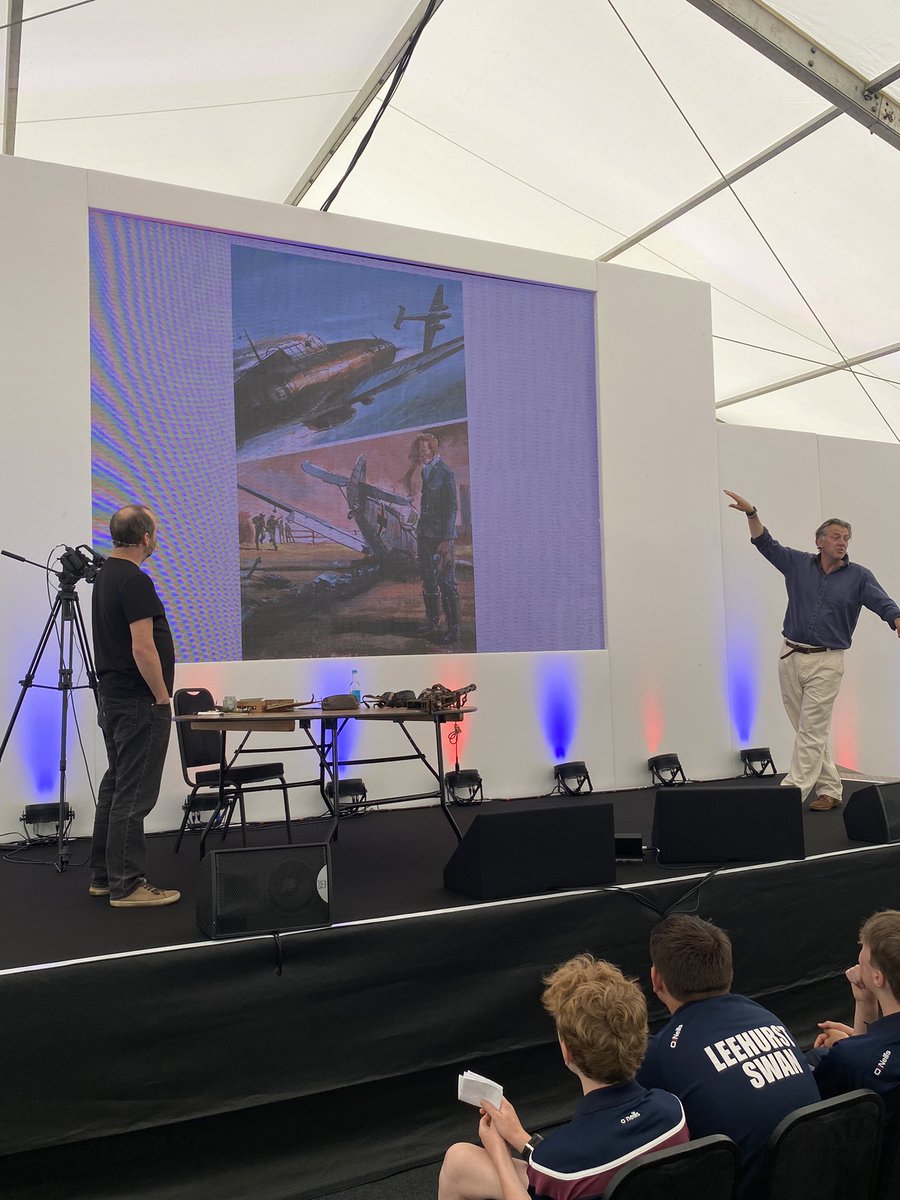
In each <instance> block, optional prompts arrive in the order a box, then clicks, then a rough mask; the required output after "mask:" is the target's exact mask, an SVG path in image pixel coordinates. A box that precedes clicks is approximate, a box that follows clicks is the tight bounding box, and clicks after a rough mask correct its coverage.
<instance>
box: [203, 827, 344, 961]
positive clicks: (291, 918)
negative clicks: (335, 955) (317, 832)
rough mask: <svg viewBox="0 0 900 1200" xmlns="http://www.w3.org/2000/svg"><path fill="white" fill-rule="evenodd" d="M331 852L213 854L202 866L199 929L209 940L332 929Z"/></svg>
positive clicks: (322, 848) (279, 849)
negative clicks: (327, 926)
mask: <svg viewBox="0 0 900 1200" xmlns="http://www.w3.org/2000/svg"><path fill="white" fill-rule="evenodd" d="M330 894H331V860H330V856H329V850H328V846H327V845H325V844H319V843H315V844H312V845H308V846H257V847H253V848H251V849H247V848H244V849H240V850H212V851H210V853H209V854H207V855H206V856H205V857H204V858H203V859H202V860H201V862H200V878H199V880H198V882H197V925H198V927H199V928H200V929H201V930H202V931H203V933H205V934H206V935H207V937H211V938H224V937H240V936H242V935H244V934H253V933H280V932H282V931H287V930H292V929H316V928H319V927H321V926H325V925H330V924H331V904H330V900H329V897H330Z"/></svg>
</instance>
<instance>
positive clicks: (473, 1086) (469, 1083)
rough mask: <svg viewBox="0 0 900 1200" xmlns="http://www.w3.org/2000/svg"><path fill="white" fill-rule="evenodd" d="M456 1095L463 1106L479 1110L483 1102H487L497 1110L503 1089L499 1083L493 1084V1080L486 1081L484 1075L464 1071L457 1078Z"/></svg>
mask: <svg viewBox="0 0 900 1200" xmlns="http://www.w3.org/2000/svg"><path fill="white" fill-rule="evenodd" d="M456 1094H457V1097H458V1098H459V1099H460V1100H462V1102H463V1103H464V1104H474V1106H475V1107H476V1108H481V1104H482V1101H484V1100H488V1101H489V1102H490V1103H491V1104H493V1106H494V1108H499V1107H500V1101H501V1100H502V1099H503V1088H502V1087H501V1086H500V1084H499V1083H494V1081H493V1079H486V1078H485V1077H484V1075H477V1074H476V1073H475V1072H474V1071H464V1072H463V1073H462V1075H460V1077H459V1084H458V1086H457V1090H456Z"/></svg>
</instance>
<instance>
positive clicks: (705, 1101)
mask: <svg viewBox="0 0 900 1200" xmlns="http://www.w3.org/2000/svg"><path fill="white" fill-rule="evenodd" d="M650 961H651V964H652V965H651V968H650V982H651V984H652V985H653V990H654V992H655V993H656V995H657V996H658V997H659V999H660V1000H661V1001H662V1002H663V1004H664V1005H665V1006H666V1008H667V1009H668V1010H669V1012H670V1013H671V1014H672V1016H671V1019H670V1020H669V1021H668V1022H667V1023H666V1024H665V1025H663V1027H662V1029H660V1030H659V1032H658V1033H656V1034H654V1035H653V1037H652V1038H651V1039H650V1044H649V1046H648V1047H647V1054H646V1056H645V1058H644V1062H643V1064H642V1066H641V1068H640V1070H639V1071H638V1073H637V1080H638V1083H641V1084H643V1085H644V1087H648V1088H665V1090H666V1091H669V1092H673V1093H674V1094H675V1095H676V1096H678V1098H679V1099H680V1100H681V1103H682V1104H683V1105H684V1112H685V1116H686V1118H687V1123H688V1128H689V1129H690V1131H691V1137H695V1138H699V1137H706V1136H707V1135H708V1134H711V1133H724V1134H726V1135H727V1136H728V1137H730V1138H731V1139H732V1141H734V1142H736V1143H737V1145H738V1146H739V1147H740V1151H741V1173H740V1177H739V1180H738V1193H737V1194H738V1197H739V1198H740V1200H756V1198H757V1197H758V1196H760V1195H761V1194H762V1169H763V1159H764V1154H765V1149H766V1144H767V1143H768V1140H769V1137H770V1136H771V1134H772V1131H773V1130H774V1128H775V1126H776V1125H777V1124H778V1123H779V1121H781V1119H782V1118H783V1117H786V1116H787V1114H788V1113H790V1112H793V1111H794V1109H796V1108H802V1107H803V1106H804V1105H805V1104H813V1103H815V1102H816V1101H817V1100H818V1099H819V1093H818V1090H817V1089H816V1085H815V1082H814V1080H813V1077H812V1072H811V1071H810V1069H809V1067H808V1065H807V1062H806V1059H805V1058H804V1057H803V1054H802V1052H801V1051H800V1050H799V1049H798V1047H797V1043H796V1042H795V1041H794V1039H793V1037H792V1036H791V1034H790V1032H789V1030H788V1029H786V1028H785V1026H784V1025H783V1024H782V1023H781V1021H780V1020H779V1019H778V1017H776V1016H775V1015H774V1014H773V1013H771V1012H769V1011H768V1010H767V1009H765V1008H763V1007H762V1006H761V1005H759V1004H757V1003H756V1002H755V1001H754V1000H748V999H747V998H746V996H736V995H732V994H731V992H730V988H731V980H732V965H731V941H730V939H729V937H728V934H727V933H725V931H724V930H722V929H719V928H718V927H717V926H716V925H713V924H711V923H710V922H708V921H702V920H701V919H700V918H699V917H693V916H685V915H680V916H673V917H666V919H665V920H664V921H661V922H660V923H659V924H658V925H656V926H654V928H653V929H652V930H651V933H650Z"/></svg>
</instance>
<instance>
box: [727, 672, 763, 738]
mask: <svg viewBox="0 0 900 1200" xmlns="http://www.w3.org/2000/svg"><path fill="white" fill-rule="evenodd" d="M750 664H751V659H750V656H749V655H743V656H742V657H741V658H740V661H738V662H737V663H736V664H735V665H734V666H733V667H732V669H731V672H730V676H729V681H728V690H729V709H730V712H731V724H732V726H733V727H734V731H735V733H736V734H737V737H738V741H739V742H740V743H741V744H742V745H744V744H746V743H747V742H748V741H749V740H750V735H751V733H752V732H753V723H754V721H755V720H756V709H757V705H758V700H759V685H758V682H757V679H756V673H755V671H754V669H753V667H752V666H751V665H750Z"/></svg>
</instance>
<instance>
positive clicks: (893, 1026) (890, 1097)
mask: <svg viewBox="0 0 900 1200" xmlns="http://www.w3.org/2000/svg"><path fill="white" fill-rule="evenodd" d="M815 1076H816V1083H817V1084H818V1085H819V1091H820V1092H821V1094H822V1099H823V1100H828V1099H829V1098H830V1097H831V1096H840V1095H842V1094H843V1093H844V1092H852V1091H853V1090H854V1089H855V1088H871V1089H872V1091H873V1092H877V1093H878V1095H879V1096H881V1097H882V1098H883V1099H884V1102H885V1107H886V1108H887V1111H888V1113H889V1114H890V1113H891V1112H896V1111H900V1013H892V1014H891V1015H890V1016H889V1017H882V1018H881V1020H879V1021H873V1022H872V1024H871V1025H869V1026H868V1031H867V1032H866V1033H860V1034H857V1035H856V1037H849V1038H842V1039H841V1041H839V1042H835V1044H834V1045H833V1046H832V1047H831V1049H830V1050H829V1051H828V1053H827V1054H824V1055H823V1056H822V1058H821V1059H820V1060H819V1063H818V1065H817V1066H816V1070H815Z"/></svg>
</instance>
